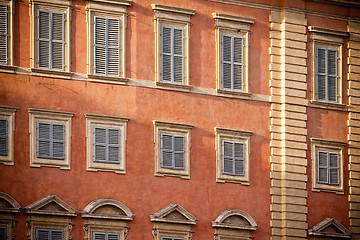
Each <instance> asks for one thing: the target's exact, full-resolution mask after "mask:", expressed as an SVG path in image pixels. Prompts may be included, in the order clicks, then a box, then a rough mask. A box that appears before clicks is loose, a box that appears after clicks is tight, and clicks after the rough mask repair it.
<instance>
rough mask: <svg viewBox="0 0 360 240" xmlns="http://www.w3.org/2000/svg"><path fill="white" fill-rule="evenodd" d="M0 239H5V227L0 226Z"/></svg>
mask: <svg viewBox="0 0 360 240" xmlns="http://www.w3.org/2000/svg"><path fill="white" fill-rule="evenodd" d="M0 240H6V227H5V226H0Z"/></svg>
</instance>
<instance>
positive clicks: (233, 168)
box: [222, 141, 245, 176]
mask: <svg viewBox="0 0 360 240" xmlns="http://www.w3.org/2000/svg"><path fill="white" fill-rule="evenodd" d="M222 160H223V173H224V174H228V175H234V176H244V173H245V172H244V163H245V160H244V143H239V142H229V141H223V142H222Z"/></svg>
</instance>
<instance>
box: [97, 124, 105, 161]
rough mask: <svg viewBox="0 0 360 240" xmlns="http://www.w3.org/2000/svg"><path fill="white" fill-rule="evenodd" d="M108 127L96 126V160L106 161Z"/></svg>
mask: <svg viewBox="0 0 360 240" xmlns="http://www.w3.org/2000/svg"><path fill="white" fill-rule="evenodd" d="M106 136H107V135H106V128H95V130H94V145H95V146H94V152H95V154H94V155H95V156H94V157H95V161H106V148H107V144H106V142H107V140H106Z"/></svg>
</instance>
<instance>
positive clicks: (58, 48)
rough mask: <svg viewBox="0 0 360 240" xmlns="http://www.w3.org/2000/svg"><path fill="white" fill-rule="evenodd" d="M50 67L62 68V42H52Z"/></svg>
mask: <svg viewBox="0 0 360 240" xmlns="http://www.w3.org/2000/svg"><path fill="white" fill-rule="evenodd" d="M51 51H52V53H51V56H52V68H53V69H59V70H63V56H64V44H63V43H61V42H53V43H52V49H51Z"/></svg>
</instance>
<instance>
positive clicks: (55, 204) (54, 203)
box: [25, 195, 77, 216]
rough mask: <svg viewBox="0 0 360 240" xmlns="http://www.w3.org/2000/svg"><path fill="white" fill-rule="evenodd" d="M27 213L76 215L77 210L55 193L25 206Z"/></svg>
mask: <svg viewBox="0 0 360 240" xmlns="http://www.w3.org/2000/svg"><path fill="white" fill-rule="evenodd" d="M25 210H26V213H28V214H46V215H59V216H76V214H77V210H76V209H75V208H73V207H71V206H70V205H69V204H67V203H66V202H64V201H63V200H61V199H60V198H59V197H57V196H55V195H48V196H46V197H44V198H42V199H40V200H38V201H36V202H34V203H32V204H30V205H29V206H27V207H26V208H25Z"/></svg>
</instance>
